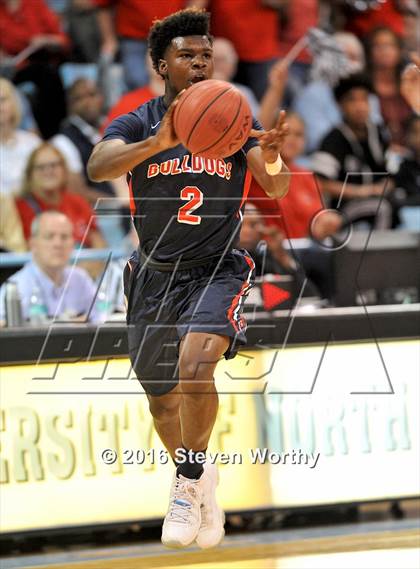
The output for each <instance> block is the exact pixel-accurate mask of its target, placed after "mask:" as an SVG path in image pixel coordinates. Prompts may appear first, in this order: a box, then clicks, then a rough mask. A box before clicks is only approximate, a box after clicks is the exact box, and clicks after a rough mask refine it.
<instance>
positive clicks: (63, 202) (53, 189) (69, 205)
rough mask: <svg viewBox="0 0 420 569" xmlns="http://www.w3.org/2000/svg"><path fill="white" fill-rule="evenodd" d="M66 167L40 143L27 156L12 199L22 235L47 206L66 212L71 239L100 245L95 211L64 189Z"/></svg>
mask: <svg viewBox="0 0 420 569" xmlns="http://www.w3.org/2000/svg"><path fill="white" fill-rule="evenodd" d="M67 181H68V170H67V166H66V163H65V160H64V157H63V155H62V154H61V152H59V151H58V150H57V149H56V148H55V147H54V146H52V145H51V144H48V143H44V144H42V145H41V146H39V147H38V148H37V149H36V150H34V151H33V152H32V154H31V156H30V157H29V160H28V163H27V166H26V170H25V175H24V181H23V187H22V193H21V196H20V197H19V198H17V200H16V205H17V207H18V210H19V213H20V217H21V219H22V224H23V231H24V235H25V238H26V239H28V238H29V236H30V229H31V223H32V220H33V219H34V217H35V216H36V215H37V214H39V213H41V212H43V211H47V210H56V211H59V212H61V213H64V214H65V215H67V217H68V218H69V219H70V220H71V222H72V223H73V226H74V239H75V241H76V243H77V244H79V245H82V246H84V247H92V248H104V247H105V246H106V245H105V241H104V239H103V237H102V235H101V234H100V232H99V231H98V229H97V226H96V221H95V213H94V211H93V210H92V208H91V206H90V205H89V203H88V202H87V201H86V200H85V198H83V197H82V196H80V195H79V194H74V193H71V192H69V191H68V190H67Z"/></svg>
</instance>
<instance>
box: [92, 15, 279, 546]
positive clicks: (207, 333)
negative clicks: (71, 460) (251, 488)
mask: <svg viewBox="0 0 420 569" xmlns="http://www.w3.org/2000/svg"><path fill="white" fill-rule="evenodd" d="M208 22H209V14H207V13H205V12H201V11H198V10H194V9H186V10H183V11H180V12H177V13H175V14H172V15H171V16H169V17H167V18H165V19H163V20H161V21H157V22H155V23H154V25H153V27H152V28H151V30H150V35H149V48H150V53H151V57H152V60H153V65H154V67H155V69H156V70H157V72H158V73H159V74H160V75H161V77H162V78H163V80H164V81H165V94H164V95H163V96H162V97H157V98H155V99H153V100H151V101H149V102H148V103H145V104H144V105H142V106H141V107H139V108H138V109H136V110H135V111H133V112H131V113H129V114H127V115H123V116H121V117H118V118H117V119H115V120H114V121H113V122H112V123H111V124H110V125H109V127H108V128H107V130H106V132H105V135H104V138H103V140H102V141H101V142H100V143H99V144H97V146H96V147H95V149H94V151H93V153H92V156H91V158H90V161H89V167H88V169H89V175H90V177H91V179H93V180H95V181H103V180H111V179H113V178H118V177H119V176H121V175H122V174H124V173H127V172H128V173H129V174H128V176H129V185H130V188H131V192H132V198H133V199H132V203H133V208H132V213H133V219H134V222H135V226H136V229H137V232H138V235H139V239H140V248H139V251H138V252H136V253H135V254H134V255H133V256H132V258H131V259H130V261H129V262H128V264H127V267H126V270H125V271H124V273H125V274H124V281H125V282H124V284H125V294H126V297H127V302H128V308H127V323H128V324H129V332H128V337H129V351H130V358H131V362H132V365H133V369H134V370H135V372H136V375H137V377H138V379H139V380H140V382H141V384H142V386H143V388H144V390H145V392H146V394H147V397H148V400H149V406H150V411H151V413H152V415H153V419H154V425H155V428H156V431H157V432H158V434H159V436H160V438H161V439H162V442H163V444H164V445H165V447H166V448H167V449H168V452H169V453H170V455H171V457H172V458H173V460H174V462H175V464H177V465H178V466H177V469H176V472H175V474H174V479H173V484H172V489H171V494H170V503H169V509H168V513H167V515H166V517H165V521H164V524H163V531H162V542H163V543H164V544H165V545H167V546H169V547H186V546H188V545H190V544H192V543H193V542H194V541H196V543H197V544H198V545H199V546H200V547H202V548H207V547H212V546H215V545H217V544H218V543H219V542H220V541H221V539H222V538H223V535H224V529H223V524H224V514H223V512H222V510H221V509H220V508H219V507H218V505H217V503H216V499H215V488H216V485H217V481H218V474H217V469H216V467H215V466H214V465H211V464H209V463H204V460H205V452H206V449H207V444H208V441H209V438H210V434H211V431H212V428H213V425H214V422H215V419H216V414H217V408H218V397H217V392H216V389H215V385H214V379H213V375H214V370H215V367H216V364H217V362H218V360H219V359H221V357H222V356H224V357H225V358H226V359H229V358H232V357H234V356H235V354H236V351H237V349H238V347H239V346H240V345H243V344H244V343H245V328H246V325H245V321H244V319H243V317H241V311H242V306H243V301H244V298H245V296H246V294H247V292H248V290H249V289H250V287H251V286H252V283H253V269H254V263H253V260H252V259H251V257H250V256H249V255H248V253H247V251H245V250H243V249H242V250H238V249H235V243H236V242H237V240H238V237H239V228H240V224H241V219H242V210H243V207H244V203H245V200H246V194H247V182H248V183H249V175H247V169H248V168H249V170H250V172H251V173H252V175H253V176H255V177H256V179H257V180H258V182H259V183H260V185H261V186H262V187H263V188H264V189H265V191H266V192H267V195H269V196H271V197H276V198H280V197H282V196H283V195H285V193H286V192H287V189H288V184H289V174H288V170H287V167H286V166H285V165H284V164H283V163H282V160H281V158H280V151H281V147H282V144H283V140H284V138H285V135H286V132H287V125H286V123H285V117H284V113H282V114H281V115H280V117H279V120H278V122H277V125H276V127H275V128H274V129H272V130H270V131H268V132H264V131H262V130H261V127H260V126H259V124H258V123H257V122H256V121H254V129H253V130H252V131H251V134H252V137H251V138H249V139H248V141H247V142H246V143H245V145H244V146H243V148H242V149H241V150H240V151H239V152H237V153H236V154H234V155H233V156H229V157H228V158H226V159H224V160H217V161H215V160H203V159H202V158H201V157H198V156H192V155H191V154H190V153H189V152H188V150H186V148H184V147H183V146H182V145H181V144H180V142H179V140H178V139H177V137H176V134H175V132H174V128H173V122H172V117H173V111H174V108H175V105H176V104H177V99H176V97H177V95H178V94H179V93H180V92H181V91H182V90H184V89H186V88H188V87H189V86H191V85H192V84H194V83H196V82H197V81H202V80H205V79H209V78H211V76H212V70H213V62H212V38H211V36H210V35H209V23H208ZM171 347H174V348H175V350H176V352H175V350H174V352H173V353H172V356H171V351H170V350H171ZM177 459H178V460H177ZM203 463H204V466H203Z"/></svg>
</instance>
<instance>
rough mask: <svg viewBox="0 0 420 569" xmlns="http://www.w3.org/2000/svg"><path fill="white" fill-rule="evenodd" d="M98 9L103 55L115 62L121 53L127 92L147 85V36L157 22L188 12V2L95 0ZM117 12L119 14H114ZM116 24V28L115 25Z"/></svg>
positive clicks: (172, 0)
mask: <svg viewBox="0 0 420 569" xmlns="http://www.w3.org/2000/svg"><path fill="white" fill-rule="evenodd" d="M94 1H95V4H96V6H98V8H99V11H98V24H99V29H100V32H101V37H102V46H101V52H102V54H103V55H104V56H106V57H108V58H110V59H114V57H115V55H116V53H117V51H118V49H119V50H120V55H121V62H122V65H123V68H124V79H125V83H126V86H127V89H129V90H132V89H137V88H138V87H141V86H143V85H147V83H148V81H149V76H148V73H147V67H146V54H147V36H148V33H149V28H150V26H151V25H152V22H153V20H154V19H156V18H157V19H161V18H164V17H165V16H168V15H169V14H171V13H172V12H176V11H177V10H181V9H182V8H186V7H187V6H189V5H192V4H193V2H191V1H189V2H187V1H186V0H159V2H150V1H146V2H145V1H144V0H94ZM114 9H115V13H114ZM114 22H115V24H114Z"/></svg>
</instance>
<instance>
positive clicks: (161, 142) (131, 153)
mask: <svg viewBox="0 0 420 569" xmlns="http://www.w3.org/2000/svg"><path fill="white" fill-rule="evenodd" d="M175 105H176V100H175V101H174V102H173V103H172V104H171V106H170V107H169V109H168V110H167V112H166V114H165V116H164V117H163V119H162V122H161V125H160V128H159V131H158V132H157V134H156V135H154V136H149V137H148V138H146V139H144V140H140V141H139V142H131V143H130V142H129V140H130V139H129V137H127V136H125V135H124V134H121V139H120V138H117V137H115V138H112V139H111V140H104V141H102V142H99V143H98V144H97V145H96V146H95V148H94V149H93V152H92V154H91V157H90V158H89V162H88V165H87V171H88V175H89V178H90V179H91V180H92V181H93V182H104V181H105V180H114V179H115V178H118V177H120V176H122V175H123V174H126V173H127V172H129V171H130V170H132V169H133V168H134V167H135V166H137V165H138V164H140V163H141V162H144V161H145V160H148V159H149V158H150V157H151V156H154V155H155V154H157V153H158V152H162V151H163V150H166V149H168V148H172V147H174V146H177V145H178V144H180V142H179V140H178V138H177V136H176V134H175V130H174V127H173V123H172V115H173V111H174V108H175ZM118 120H119V119H116V121H118ZM117 136H118V135H117Z"/></svg>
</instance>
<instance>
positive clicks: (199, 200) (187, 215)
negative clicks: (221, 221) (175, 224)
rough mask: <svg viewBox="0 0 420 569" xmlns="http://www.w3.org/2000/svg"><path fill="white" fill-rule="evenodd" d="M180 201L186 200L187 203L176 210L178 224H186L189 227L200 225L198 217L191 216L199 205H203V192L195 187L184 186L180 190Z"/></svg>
mask: <svg viewBox="0 0 420 569" xmlns="http://www.w3.org/2000/svg"><path fill="white" fill-rule="evenodd" d="M180 198H181V200H188V203H186V204H185V205H183V206H182V207H180V208H179V210H178V221H179V223H188V224H190V225H198V224H199V223H201V216H200V215H192V212H193V211H194V210H196V209H197V208H198V207H200V205H203V192H202V191H201V190H199V189H198V188H197V186H185V188H182V190H181V195H180Z"/></svg>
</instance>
